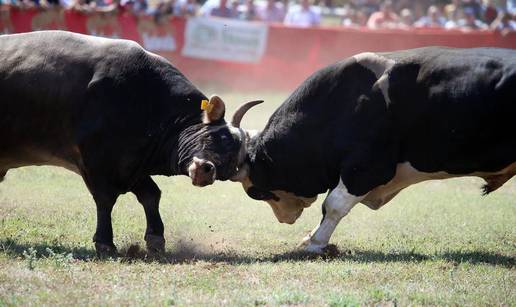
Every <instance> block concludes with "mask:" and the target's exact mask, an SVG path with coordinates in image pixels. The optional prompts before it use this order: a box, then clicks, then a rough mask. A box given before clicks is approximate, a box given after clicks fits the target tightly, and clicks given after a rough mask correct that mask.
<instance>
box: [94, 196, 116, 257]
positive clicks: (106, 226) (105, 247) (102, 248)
mask: <svg viewBox="0 0 516 307" xmlns="http://www.w3.org/2000/svg"><path fill="white" fill-rule="evenodd" d="M93 198H94V199H95V203H96V205H97V230H96V231H95V235H94V236H93V242H95V249H96V250H97V255H99V256H104V255H116V246H115V244H113V227H112V225H111V211H112V210H113V206H114V205H115V202H116V198H117V197H116V196H105V195H98V194H95V193H93Z"/></svg>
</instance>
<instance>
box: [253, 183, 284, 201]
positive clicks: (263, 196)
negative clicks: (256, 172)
mask: <svg viewBox="0 0 516 307" xmlns="http://www.w3.org/2000/svg"><path fill="white" fill-rule="evenodd" d="M246 192H247V195H249V197H251V198H252V199H255V200H271V199H272V200H275V201H279V200H280V199H279V197H278V196H276V195H274V193H272V192H269V191H265V190H262V189H259V188H256V187H254V186H252V187H250V188H249V189H247V191H246Z"/></svg>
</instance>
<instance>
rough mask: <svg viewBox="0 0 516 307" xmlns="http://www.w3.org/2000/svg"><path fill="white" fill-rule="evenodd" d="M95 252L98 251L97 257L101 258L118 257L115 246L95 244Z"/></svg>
mask: <svg viewBox="0 0 516 307" xmlns="http://www.w3.org/2000/svg"><path fill="white" fill-rule="evenodd" d="M95 250H96V251H97V257H99V258H108V257H116V256H117V255H118V254H117V250H116V246H115V245H114V244H105V243H98V242H95Z"/></svg>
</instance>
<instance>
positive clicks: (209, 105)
mask: <svg viewBox="0 0 516 307" xmlns="http://www.w3.org/2000/svg"><path fill="white" fill-rule="evenodd" d="M211 110H213V103H208V109H207V110H206V112H208V114H209V113H211Z"/></svg>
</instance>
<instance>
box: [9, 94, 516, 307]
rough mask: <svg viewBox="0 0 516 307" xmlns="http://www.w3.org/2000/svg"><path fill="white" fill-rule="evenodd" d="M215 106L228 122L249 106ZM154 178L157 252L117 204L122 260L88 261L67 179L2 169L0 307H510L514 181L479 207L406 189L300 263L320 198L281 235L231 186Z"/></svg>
mask: <svg viewBox="0 0 516 307" xmlns="http://www.w3.org/2000/svg"><path fill="white" fill-rule="evenodd" d="M221 96H222V97H223V98H224V99H225V100H226V102H227V103H228V114H231V112H232V110H234V108H235V107H236V105H237V104H238V103H240V102H241V101H244V100H248V99H249V100H250V99H256V98H263V97H252V96H251V95H241V94H225V95H221ZM284 97H285V95H277V94H268V95H264V98H265V100H266V103H265V104H264V105H262V106H261V108H262V109H258V107H257V108H256V109H255V110H252V111H250V113H249V116H248V118H246V122H245V123H244V125H245V126H246V127H247V128H254V129H256V128H260V127H262V126H263V123H264V122H265V120H266V119H267V118H268V116H269V115H270V114H271V112H272V111H273V110H274V109H275V108H276V106H277V105H278V104H279V103H280V102H281V101H282V100H283V99H284ZM155 179H156V181H157V183H158V185H159V186H160V188H161V189H162V191H163V194H162V201H161V213H162V216H163V220H164V223H165V227H166V232H165V237H166V239H167V252H166V253H165V255H163V256H162V257H161V258H156V259H146V258H145V256H144V252H143V251H138V250H137V248H135V247H134V245H135V244H140V245H141V246H144V241H143V234H144V230H145V218H144V214H143V209H142V207H141V205H140V204H139V203H138V202H137V201H136V199H135V197H134V196H133V195H130V194H128V195H123V196H121V197H120V198H119V200H118V203H117V205H116V207H115V210H114V212H113V221H114V222H113V224H114V232H115V244H116V245H117V246H118V247H119V250H120V251H121V254H122V257H120V258H118V259H111V260H110V259H108V260H98V259H96V257H95V252H94V249H93V244H92V242H91V237H92V235H93V232H94V229H95V206H94V203H93V200H92V198H91V196H90V195H89V193H88V191H87V189H86V187H85V186H84V184H83V183H82V180H81V178H80V177H78V176H77V175H75V174H73V173H71V172H68V171H66V170H63V169H59V168H52V167H30V168H22V169H17V170H12V171H10V172H9V173H8V175H7V176H6V179H5V181H4V182H2V183H1V184H0V305H29V304H30V305H143V304H145V305H159V306H163V305H222V304H227V305H328V306H358V305H376V304H388V305H394V304H397V305H475V306H478V305H507V306H514V305H516V290H515V289H516V270H515V261H516V228H515V227H514V226H515V225H516V198H515V195H516V181H515V180H512V181H510V182H508V183H507V184H506V185H505V186H504V187H502V188H501V189H500V190H498V191H496V192H495V193H493V194H491V195H489V196H487V197H482V196H480V194H481V193H480V186H481V181H480V180H478V179H471V178H466V179H454V180H447V181H435V182H427V183H423V184H419V185H416V186H413V187H410V188H408V189H407V190H405V191H403V192H402V193H400V195H399V196H397V197H396V198H395V199H394V200H393V201H392V202H391V203H389V204H388V205H387V206H385V207H384V208H381V209H380V210H378V211H371V210H369V209H367V208H366V207H365V206H362V205H359V206H357V207H355V208H354V209H353V210H352V212H351V213H350V214H349V216H347V217H346V218H345V219H344V220H343V221H342V222H341V224H340V225H339V227H338V228H337V231H336V232H335V234H334V235H333V237H332V243H335V244H337V246H338V247H339V249H340V252H341V253H340V254H339V255H338V256H336V257H335V258H324V257H322V258H315V259H313V258H306V256H305V255H303V254H301V253H298V252H296V245H297V244H298V243H299V241H300V240H301V238H302V237H303V236H304V235H305V234H306V233H307V232H308V231H310V230H311V229H312V228H313V227H314V226H315V225H316V224H317V223H318V222H319V220H320V215H321V213H320V203H321V201H322V196H321V197H320V199H319V200H318V201H317V203H316V204H314V205H313V206H312V207H311V208H309V209H307V210H306V211H305V213H304V214H303V216H302V217H301V218H300V219H299V221H298V222H297V223H296V224H294V225H291V226H290V225H285V224H279V223H277V222H276V220H275V218H274V216H273V214H272V211H271V209H270V208H269V207H268V206H267V205H266V204H264V203H260V202H256V201H253V200H251V199H249V198H247V196H246V195H245V193H243V191H242V189H241V187H240V186H239V184H236V183H230V182H217V183H216V184H214V185H213V186H209V187H206V188H202V189H200V188H195V187H193V186H191V185H190V181H189V180H188V178H185V177H172V178H166V177H156V178H155ZM131 246H133V247H131ZM126 253H127V254H130V257H126V256H124V255H125V254H126Z"/></svg>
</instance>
